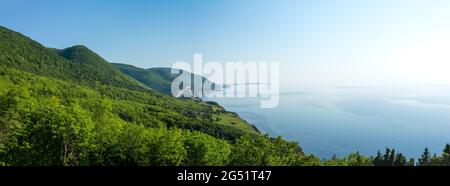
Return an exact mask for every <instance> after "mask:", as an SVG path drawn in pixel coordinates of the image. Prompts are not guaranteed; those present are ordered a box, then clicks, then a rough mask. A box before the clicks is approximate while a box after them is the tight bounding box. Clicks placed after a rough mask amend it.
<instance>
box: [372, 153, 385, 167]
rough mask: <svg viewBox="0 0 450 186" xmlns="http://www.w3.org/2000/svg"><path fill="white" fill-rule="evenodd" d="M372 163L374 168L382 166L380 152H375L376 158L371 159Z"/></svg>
mask: <svg viewBox="0 0 450 186" xmlns="http://www.w3.org/2000/svg"><path fill="white" fill-rule="evenodd" d="M372 163H373V165H374V166H382V165H383V156H382V155H381V152H380V150H378V152H377V156H376V157H375V158H373V160H372Z"/></svg>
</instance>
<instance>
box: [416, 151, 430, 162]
mask: <svg viewBox="0 0 450 186" xmlns="http://www.w3.org/2000/svg"><path fill="white" fill-rule="evenodd" d="M418 165H419V166H430V165H431V154H430V151H429V150H428V148H425V150H424V151H423V154H422V157H421V158H419V162H418Z"/></svg>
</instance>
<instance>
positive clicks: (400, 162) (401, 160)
mask: <svg viewBox="0 0 450 186" xmlns="http://www.w3.org/2000/svg"><path fill="white" fill-rule="evenodd" d="M394 165H395V166H405V165H407V163H406V157H405V156H403V154H402V153H398V154H397V155H396V158H395V162H394Z"/></svg>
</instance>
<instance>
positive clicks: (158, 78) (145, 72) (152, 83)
mask: <svg viewBox="0 0 450 186" xmlns="http://www.w3.org/2000/svg"><path fill="white" fill-rule="evenodd" d="M113 65H114V66H115V67H116V68H117V69H119V70H120V71H122V72H123V73H125V74H127V75H128V76H130V77H133V78H134V79H136V80H138V81H139V82H141V83H142V84H144V85H146V86H148V87H150V88H152V89H154V90H157V91H159V92H162V93H164V94H167V95H172V91H171V85H172V81H173V80H174V79H175V78H176V77H178V76H179V74H172V73H171V70H172V69H171V68H163V67H160V68H149V69H142V68H138V67H135V66H133V65H128V64H120V63H113ZM181 72H183V71H181ZM190 74H191V77H192V78H191V80H192V81H193V79H194V78H200V77H201V76H199V75H195V74H192V73H190ZM201 78H202V82H203V83H204V82H206V81H209V80H208V79H206V78H205V77H201ZM210 83H211V84H213V88H214V86H215V84H214V83H213V82H210ZM191 90H193V88H192V89H191ZM198 91H200V90H196V92H198ZM205 93H207V92H205Z"/></svg>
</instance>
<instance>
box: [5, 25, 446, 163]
mask: <svg viewBox="0 0 450 186" xmlns="http://www.w3.org/2000/svg"><path fill="white" fill-rule="evenodd" d="M144 84H146V83H144ZM413 164H414V161H413V160H408V161H407V160H406V158H405V156H403V155H402V154H401V153H399V152H396V151H395V150H393V149H386V152H385V153H384V155H383V154H381V153H378V154H377V156H375V157H366V156H363V155H360V154H359V153H352V154H350V155H348V156H347V157H344V158H338V157H333V158H332V159H330V160H320V159H319V158H317V157H315V156H313V155H307V154H305V153H304V152H303V150H302V148H301V147H300V146H299V145H298V144H297V143H296V142H289V141H286V140H284V139H283V138H281V137H278V138H271V137H269V136H268V135H262V134H260V133H259V132H258V131H257V129H255V128H254V127H252V126H251V125H250V124H248V123H247V122H245V121H244V120H242V119H240V118H239V117H238V116H237V115H236V114H234V113H230V112H227V111H225V110H224V109H223V108H222V107H220V105H218V104H216V103H209V102H202V101H199V100H191V99H177V98H174V97H172V96H169V95H165V94H162V93H159V92H157V91H154V90H151V89H150V88H147V87H146V86H145V85H143V84H141V83H139V82H138V81H137V80H135V79H133V78H131V77H129V76H127V75H125V74H123V73H122V72H120V71H119V70H116V69H114V68H113V67H112V65H110V64H109V63H108V62H106V61H105V60H104V59H102V58H101V57H100V56H98V55H97V54H95V53H94V52H92V51H90V50H89V49H87V48H86V47H83V46H75V47H71V48H68V49H64V50H58V49H48V48H45V47H44V46H42V45H40V44H39V43H37V42H35V41H33V40H31V39H29V38H27V37H25V36H23V35H21V34H19V33H17V32H14V31H11V30H8V29H6V28H4V27H0V165H7V166H13V165H25V166H27V165H57V166H78V165H114V166H116V165H126V166H134V165H384V166H391V165H398V166H403V165H413ZM449 164H450V145H447V146H446V147H445V149H444V151H443V153H442V155H434V156H431V155H430V152H429V151H428V150H427V149H426V150H425V152H424V154H423V155H422V157H421V158H420V159H419V161H418V165H425V166H427V165H449Z"/></svg>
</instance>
